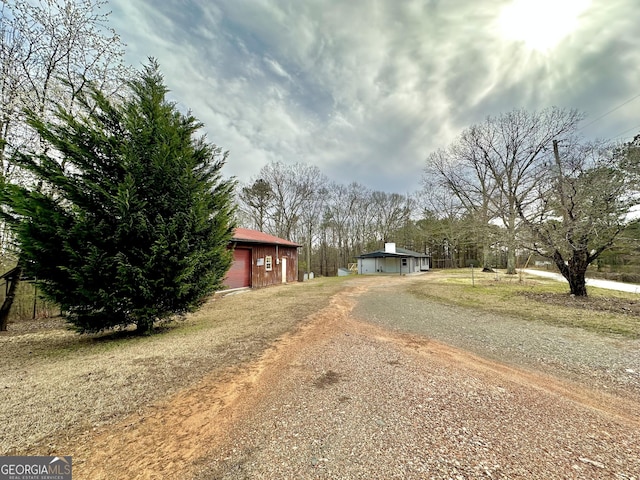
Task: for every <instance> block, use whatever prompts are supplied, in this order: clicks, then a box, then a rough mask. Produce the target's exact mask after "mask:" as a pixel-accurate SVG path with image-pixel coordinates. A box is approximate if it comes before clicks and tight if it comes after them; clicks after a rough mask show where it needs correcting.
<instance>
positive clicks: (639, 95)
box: [578, 93, 640, 130]
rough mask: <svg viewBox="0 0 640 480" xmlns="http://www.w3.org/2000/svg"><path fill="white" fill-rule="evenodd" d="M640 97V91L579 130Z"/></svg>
mask: <svg viewBox="0 0 640 480" xmlns="http://www.w3.org/2000/svg"><path fill="white" fill-rule="evenodd" d="M638 97H640V93H639V94H638V95H636V96H634V97H631V98H630V99H629V100H626V101H624V102H622V103H621V104H620V105H618V106H617V107H615V108H613V109H611V110H609V111H608V112H606V113H603V114H602V115H600V116H599V117H598V118H596V119H594V120H592V121H591V122H589V123H587V124H586V125H585V126H583V127H582V128H579V129H578V130H583V129H585V128H587V127H588V126H589V125H593V124H594V123H596V122H597V121H598V120H601V119H603V118H604V117H606V116H607V115H609V114H610V113H613V112H615V111H616V110H618V109H620V108H622V107H624V106H625V105H626V104H627V103H630V102H633V101H634V100H635V99H636V98H638Z"/></svg>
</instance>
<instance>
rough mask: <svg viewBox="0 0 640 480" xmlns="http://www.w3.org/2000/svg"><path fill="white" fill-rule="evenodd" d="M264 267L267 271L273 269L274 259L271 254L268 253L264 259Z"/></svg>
mask: <svg viewBox="0 0 640 480" xmlns="http://www.w3.org/2000/svg"><path fill="white" fill-rule="evenodd" d="M264 269H265V270H266V271H267V272H270V271H271V270H272V269H273V259H272V258H271V255H267V256H266V257H265V259H264Z"/></svg>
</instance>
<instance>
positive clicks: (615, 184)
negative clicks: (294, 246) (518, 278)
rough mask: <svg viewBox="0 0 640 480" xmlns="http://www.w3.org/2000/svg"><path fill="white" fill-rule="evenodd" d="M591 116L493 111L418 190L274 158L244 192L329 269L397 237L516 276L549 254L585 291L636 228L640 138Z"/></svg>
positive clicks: (255, 211) (430, 164)
mask: <svg viewBox="0 0 640 480" xmlns="http://www.w3.org/2000/svg"><path fill="white" fill-rule="evenodd" d="M582 119H583V115H582V114H580V113H579V112H577V111H575V110H566V109H559V108H555V107H553V108H547V109H544V110H540V111H533V112H530V111H526V110H522V109H517V110H513V111H511V112H508V113H504V114H501V115H497V116H489V117H487V118H486V119H485V121H483V122H481V123H479V124H477V125H473V126H471V127H469V128H467V129H465V130H464V131H463V132H462V133H461V134H460V135H459V136H458V137H457V138H456V139H454V141H453V142H452V143H451V144H450V145H449V146H448V147H446V148H443V149H440V150H438V151H436V152H433V153H432V154H430V155H429V156H428V158H427V159H426V161H425V167H424V171H423V184H424V188H423V190H422V191H420V192H415V193H413V194H411V195H400V194H397V193H386V192H380V191H372V190H371V189H368V188H367V187H365V186H363V185H360V184H358V183H351V184H348V185H342V184H337V183H335V182H330V181H329V180H328V179H327V178H326V176H324V175H323V174H322V173H321V171H320V170H319V169H318V168H317V167H313V166H309V165H305V164H301V163H297V164H295V165H293V166H288V165H284V164H282V163H280V162H271V163H270V164H268V165H265V166H264V167H263V168H262V169H261V171H260V172H259V174H258V175H257V176H256V177H255V178H253V179H252V180H250V181H249V182H248V183H247V184H246V185H243V186H241V188H240V189H239V190H238V192H237V202H238V207H239V208H238V210H239V215H238V218H239V222H240V223H241V224H243V225H244V226H247V227H250V228H257V229H258V230H263V231H266V232H269V233H271V234H274V235H276V236H280V237H284V238H287V239H288V240H293V241H297V242H298V243H300V244H301V245H302V246H303V261H302V262H301V264H302V268H303V269H305V270H307V271H309V270H311V271H316V272H319V273H321V274H323V275H331V274H335V272H336V270H337V268H339V267H347V266H348V265H349V264H350V263H352V262H355V260H356V257H357V256H358V255H360V254H362V253H365V252H367V251H371V250H375V249H378V248H382V246H383V245H384V243H385V242H387V241H395V242H396V243H399V244H400V245H401V246H403V247H405V248H408V249H411V250H415V251H418V252H420V253H427V254H429V255H431V257H432V264H433V265H435V266H437V267H463V266H468V265H469V264H474V263H475V265H476V266H479V267H482V268H484V269H485V270H490V269H492V268H494V267H497V266H504V267H505V268H506V270H507V273H508V274H514V273H515V272H516V266H517V258H518V257H519V256H520V257H524V258H531V257H532V256H535V258H546V259H548V261H549V262H552V263H553V264H554V265H555V266H556V267H557V268H558V270H559V271H560V272H561V273H562V275H563V276H564V277H565V278H566V279H567V280H568V282H569V286H570V290H571V293H572V294H574V295H580V296H583V295H586V284H585V274H586V271H587V268H588V267H589V265H591V264H593V263H594V262H595V261H596V260H597V259H598V258H600V256H601V255H602V254H603V253H605V252H608V251H610V250H611V249H612V248H614V247H615V246H620V245H621V244H622V243H624V242H623V239H624V237H622V236H621V234H622V233H623V232H632V231H634V228H633V226H634V224H635V222H636V218H635V217H634V216H633V215H632V214H631V211H632V209H633V207H634V206H636V205H637V204H638V200H639V199H638V193H639V188H638V187H639V185H638V179H639V177H638V150H639V142H640V136H638V137H636V138H635V139H634V140H633V141H632V142H629V143H627V144H624V145H618V144H614V143H611V142H605V141H587V140H585V139H584V138H582V137H580V135H579V125H580V121H581V120H582ZM634 241H637V239H634ZM520 266H523V265H522V262H521V265H520Z"/></svg>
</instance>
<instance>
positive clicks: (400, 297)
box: [196, 278, 640, 479]
mask: <svg viewBox="0 0 640 480" xmlns="http://www.w3.org/2000/svg"><path fill="white" fill-rule="evenodd" d="M409 281H414V280H409V279H404V278H385V279H371V278H357V279H354V280H353V282H352V287H351V288H350V289H347V290H346V291H345V292H342V293H340V294H338V295H337V296H336V297H335V298H334V299H333V302H332V304H331V306H330V307H328V308H327V309H325V310H323V311H321V312H319V313H318V314H317V316H315V317H314V318H313V319H312V320H311V322H310V323H309V324H308V325H307V327H305V328H304V329H303V330H302V331H301V332H299V333H298V334H296V335H294V336H292V337H291V338H289V339H287V340H286V341H285V342H283V343H282V344H281V345H280V346H279V347H278V348H277V349H276V351H275V353H274V352H272V354H271V355H272V357H271V358H269V359H268V361H266V362H265V363H264V369H263V370H262V371H261V372H260V374H259V375H255V372H254V374H253V377H252V378H254V381H251V382H247V383H245V384H244V388H245V389H246V393H247V394H246V395H243V396H241V397H240V398H239V399H238V401H237V402H235V403H233V404H230V405H228V407H227V410H226V414H225V415H224V419H225V420H224V422H223V427H221V429H220V432H219V437H218V438H216V439H215V440H212V449H211V450H210V451H209V453H208V455H207V457H206V458H204V459H203V460H202V462H201V465H200V466H199V473H197V474H196V478H200V479H275V478H278V479H306V478H309V479H316V478H318V479H390V478H406V479H476V478H477V479H479V478H483V479H487V478H503V479H505V478H509V479H538V478H539V479H543V478H544V479H556V478H557V479H565V478H575V479H600V478H603V479H604V478H611V479H639V478H640V418H639V417H638V398H639V397H638V395H637V392H638V377H637V374H636V373H635V372H638V371H640V363H639V361H638V359H639V354H638V345H639V344H638V342H633V341H625V340H621V339H615V338H603V337H599V336H597V335H592V334H588V333H585V332H581V331H577V330H573V329H559V328H557V327H551V326H547V325H540V324H532V323H523V322H520V321H518V320H517V319H512V318H511V319H510V318H494V317H492V316H491V315H484V314H482V315H478V314H476V313H475V312H473V311H470V310H465V309H459V308H451V307H444V306H441V305H435V304H432V303H428V302H425V301H423V300H418V299H416V298H415V297H412V296H411V295H409V294H406V293H404V286H405V285H406V283H407V282H409ZM436 339H437V340H436ZM473 352H475V353H473ZM549 372H550V373H552V374H553V375H549ZM605 387H606V388H605ZM609 391H610V392H611V393H608V392H609Z"/></svg>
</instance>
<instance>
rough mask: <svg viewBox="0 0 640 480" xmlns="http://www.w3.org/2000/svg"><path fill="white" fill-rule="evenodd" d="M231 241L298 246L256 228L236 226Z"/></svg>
mask: <svg viewBox="0 0 640 480" xmlns="http://www.w3.org/2000/svg"><path fill="white" fill-rule="evenodd" d="M231 241H233V242H249V243H269V244H272V245H283V246H286V247H300V245H298V244H297V243H295V242H290V241H289V240H285V239H284V238H278V237H274V236H273V235H269V234H268V233H264V232H259V231H257V230H249V229H248V228H236V229H235V231H234V232H233V237H232V238H231Z"/></svg>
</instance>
